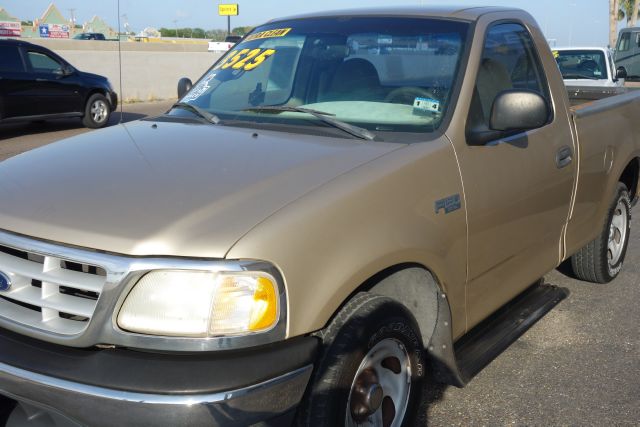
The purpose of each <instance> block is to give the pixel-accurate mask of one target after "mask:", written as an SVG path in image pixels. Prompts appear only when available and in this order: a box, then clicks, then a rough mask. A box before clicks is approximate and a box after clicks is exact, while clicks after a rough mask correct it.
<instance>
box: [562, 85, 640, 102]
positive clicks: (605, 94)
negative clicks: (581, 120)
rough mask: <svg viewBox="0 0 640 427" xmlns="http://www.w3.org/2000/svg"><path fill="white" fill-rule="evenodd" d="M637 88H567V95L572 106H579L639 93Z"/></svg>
mask: <svg viewBox="0 0 640 427" xmlns="http://www.w3.org/2000/svg"><path fill="white" fill-rule="evenodd" d="M638 89H640V88H636V87H605V86H600V87H597V86H571V87H569V86H567V95H568V96H569V102H570V103H571V106H572V107H574V106H578V105H582V104H585V103H588V102H593V101H597V100H600V99H603V98H609V97H612V96H616V95H622V94H625V93H628V92H632V91H637V90H638Z"/></svg>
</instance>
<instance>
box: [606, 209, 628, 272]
mask: <svg viewBox="0 0 640 427" xmlns="http://www.w3.org/2000/svg"><path fill="white" fill-rule="evenodd" d="M628 221H629V215H628V208H627V204H626V203H624V201H623V200H619V201H618V204H617V205H616V208H615V209H614V211H613V216H612V217H611V225H610V226H609V239H608V243H607V259H608V261H609V266H610V267H613V266H615V265H616V264H617V263H618V262H619V261H620V258H621V257H622V252H623V250H624V242H625V241H626V239H627V228H628Z"/></svg>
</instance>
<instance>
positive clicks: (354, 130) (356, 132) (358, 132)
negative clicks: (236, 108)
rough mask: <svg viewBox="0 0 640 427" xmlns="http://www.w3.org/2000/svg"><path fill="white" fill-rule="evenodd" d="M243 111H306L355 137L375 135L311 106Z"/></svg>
mask: <svg viewBox="0 0 640 427" xmlns="http://www.w3.org/2000/svg"><path fill="white" fill-rule="evenodd" d="M243 111H258V112H260V111H265V112H272V113H279V112H284V111H290V112H294V113H306V114H311V115H312V116H314V117H317V118H318V119H320V121H322V122H323V123H326V124H328V125H330V126H333V127H335V128H338V129H341V130H343V131H345V132H347V133H348V134H350V135H353V136H355V137H358V138H361V139H366V140H369V141H371V140H373V139H374V138H375V137H376V136H375V134H374V133H373V132H369V131H368V130H367V129H363V128H361V127H358V126H353V125H350V124H349V123H347V122H343V121H342V120H338V119H336V118H334V117H332V116H335V114H331V113H327V112H324V111H318V110H314V109H312V108H304V107H293V106H288V105H271V106H262V107H252V108H245V109H244V110H243Z"/></svg>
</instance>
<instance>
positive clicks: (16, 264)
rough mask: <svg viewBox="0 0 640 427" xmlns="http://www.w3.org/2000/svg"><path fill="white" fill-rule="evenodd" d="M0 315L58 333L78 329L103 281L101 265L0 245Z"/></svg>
mask: <svg viewBox="0 0 640 427" xmlns="http://www.w3.org/2000/svg"><path fill="white" fill-rule="evenodd" d="M0 271H2V272H3V273H5V274H6V275H7V276H8V277H9V279H10V280H11V286H10V287H9V289H7V290H4V291H0V317H4V318H6V319H8V320H11V321H12V322H16V323H20V324H23V325H27V326H30V327H33V328H37V329H40V330H44V331H47V332H53V333H56V334H61V335H75V334H79V333H81V332H83V331H84V330H85V328H86V327H87V325H88V324H89V320H91V317H92V316H93V313H94V311H95V309H96V305H97V302H98V298H99V297H100V294H101V293H102V290H103V286H104V285H105V283H106V279H107V274H106V271H105V269H104V268H102V267H100V266H96V265H89V264H83V263H81V262H75V261H74V260H67V259H61V258H56V257H55V256H50V255H47V254H41V253H37V252H31V251H25V250H21V249H18V248H13V247H9V246H2V245H0Z"/></svg>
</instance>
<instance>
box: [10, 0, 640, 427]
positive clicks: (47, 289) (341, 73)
mask: <svg viewBox="0 0 640 427" xmlns="http://www.w3.org/2000/svg"><path fill="white" fill-rule="evenodd" d="M639 156H640V98H638V96H637V95H636V94H634V93H627V94H622V95H617V96H613V97H610V98H607V99H602V100H598V101H596V102H592V103H588V104H583V105H580V106H577V107H571V106H570V105H569V99H568V96H567V91H566V89H565V87H564V85H563V82H562V77H561V75H560V72H559V70H558V66H557V64H556V61H555V60H554V57H553V55H552V53H551V51H550V50H549V48H548V46H547V44H546V42H545V38H544V37H543V35H542V33H541V31H540V28H539V27H538V26H537V24H536V23H535V21H534V20H533V19H532V17H531V16H529V15H528V14H527V13H525V12H523V11H521V10H517V9H505V8H487V7H485V8H468V9H455V8H406V9H400V8H393V9H374V10H356V11H340V12H327V13H318V14H313V15H304V16H297V17H292V18H284V19H277V20H274V21H271V22H269V23H267V24H265V25H262V26H259V27H257V28H255V29H254V30H253V31H252V32H251V33H250V34H249V35H247V36H245V37H244V38H243V39H242V40H241V41H240V42H239V43H238V45H236V46H235V47H234V48H233V49H232V50H231V51H230V52H228V53H227V54H225V55H224V56H223V57H222V58H221V59H220V60H219V61H217V62H216V63H215V64H214V65H213V66H212V67H211V69H210V70H208V71H207V72H206V73H205V75H204V76H202V78H200V79H199V80H198V81H197V82H196V83H195V84H194V85H193V87H192V88H191V89H190V91H188V92H187V93H186V94H183V96H182V97H181V100H180V102H178V103H176V104H175V105H174V106H173V107H172V108H171V109H170V110H169V111H167V113H166V114H163V115H161V116H158V117H153V118H148V119H144V120H140V121H137V122H133V123H127V124H121V125H118V126H113V127H110V128H107V129H104V130H101V131H96V132H92V133H88V134H85V135H82V136H78V137H74V138H70V139H67V140H65V141H61V142H59V143H56V144H52V145H49V146H46V147H43V148H40V149H37V150H33V151H31V152H28V153H26V154H22V155H19V156H16V157H13V158H11V159H9V160H7V161H4V162H3V163H2V164H0V200H1V203H0V229H1V231H0V394H1V395H4V396H5V399H6V400H5V403H4V405H5V407H6V408H12V409H10V410H9V411H10V414H9V415H8V421H7V425H9V426H18V425H35V424H33V423H34V422H35V421H34V420H37V421H38V424H37V425H38V426H44V425H51V426H58V427H62V426H65V427H66V426H75V425H91V426H113V425H127V426H148V425H154V426H160V425H168V426H178V425H214V426H246V425H260V426H273V425H291V424H296V425H304V426H327V427H329V426H331V427H335V426H342V425H344V426H384V427H389V426H394V427H395V426H400V425H415V424H416V423H417V422H418V421H417V419H418V418H419V415H420V414H419V413H418V412H419V411H418V409H417V408H418V405H419V404H420V401H421V399H422V396H421V393H422V391H423V380H424V378H425V375H426V373H427V372H430V373H432V375H433V376H435V377H436V378H437V379H439V380H440V381H443V382H446V383H448V384H453V385H456V386H463V385H464V384H465V383H466V382H467V381H469V380H470V379H471V378H472V377H473V375H474V374H475V373H477V372H478V371H479V370H480V369H481V368H482V367H483V366H485V365H486V364H487V363H489V362H490V361H491V360H492V359H493V358H494V357H495V356H496V355H497V354H499V353H500V351H502V350H503V349H504V348H505V347H506V346H507V345H509V344H510V343H511V342H513V341H514V340H515V339H517V338H518V336H520V335H521V334H522V333H523V332H524V331H525V330H526V329H527V328H528V327H529V326H530V325H531V324H533V323H534V322H535V321H536V320H537V319H539V318H540V317H541V316H543V315H544V314H545V313H546V312H548V311H549V310H550V309H552V308H553V307H554V306H555V305H556V304H558V303H559V302H560V301H561V300H562V299H563V298H565V297H566V295H567V293H566V292H565V291H564V290H563V289H560V288H556V287H554V286H551V285H548V284H545V283H544V281H542V280H541V279H540V278H541V277H543V275H544V274H546V273H547V272H549V271H550V270H552V269H554V268H556V267H557V266H558V265H559V264H561V263H562V262H563V261H565V260H570V261H568V262H569V263H570V265H571V267H572V269H573V273H574V274H575V276H576V277H577V278H580V279H583V280H587V281H591V282H598V283H605V282H609V281H611V280H613V279H614V278H615V277H616V276H617V275H618V273H619V271H620V268H621V266H622V263H623V261H624V258H625V252H626V249H627V242H628V240H629V232H630V229H629V222H630V221H629V220H630V215H631V207H632V205H633V204H634V202H635V200H636V198H637V193H638V177H639V167H640V162H639Z"/></svg>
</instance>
